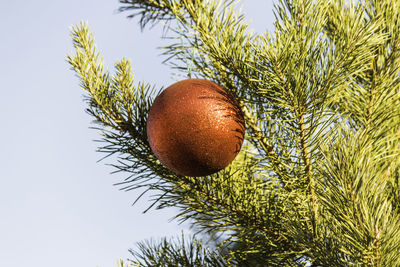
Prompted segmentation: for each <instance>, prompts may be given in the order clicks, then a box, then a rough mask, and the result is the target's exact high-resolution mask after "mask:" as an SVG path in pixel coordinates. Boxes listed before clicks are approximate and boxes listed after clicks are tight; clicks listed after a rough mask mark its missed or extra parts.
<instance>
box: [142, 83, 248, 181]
mask: <svg viewBox="0 0 400 267" xmlns="http://www.w3.org/2000/svg"><path fill="white" fill-rule="evenodd" d="M244 132H245V126H244V118H243V114H242V111H241V110H240V106H239V104H238V102H237V101H236V99H235V98H234V97H233V96H232V95H231V94H230V93H229V92H228V91H226V90H225V89H224V88H223V87H221V86H219V85H218V84H216V83H214V82H211V81H208V80H204V79H187V80H183V81H179V82H177V83H174V84H172V85H171V86H169V87H168V88H166V89H165V90H164V91H163V92H162V93H161V94H160V95H159V96H158V97H157V98H156V99H155V101H154V103H153V105H152V107H151V109H150V112H149V117H148V120H147V138H148V141H149V143H150V147H151V149H152V151H153V153H154V154H155V156H156V157H157V158H158V159H159V160H160V162H161V163H162V164H163V165H164V166H165V167H167V168H168V169H170V170H172V171H173V172H175V173H177V174H180V175H186V176H205V175H209V174H212V173H215V172H218V171H219V170H221V169H223V168H225V167H226V166H228V165H229V164H230V163H231V162H232V160H233V159H234V158H235V157H236V155H237V154H238V153H239V151H240V148H241V146H242V143H243V138H244Z"/></svg>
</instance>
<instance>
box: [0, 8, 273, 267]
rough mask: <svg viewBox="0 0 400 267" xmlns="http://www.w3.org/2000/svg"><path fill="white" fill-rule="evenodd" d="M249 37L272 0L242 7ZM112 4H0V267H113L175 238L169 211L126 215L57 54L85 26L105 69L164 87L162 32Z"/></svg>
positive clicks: (168, 78) (136, 209)
mask: <svg viewBox="0 0 400 267" xmlns="http://www.w3.org/2000/svg"><path fill="white" fill-rule="evenodd" d="M243 2H244V11H245V13H246V17H247V18H248V19H249V20H251V21H252V22H253V23H252V25H251V28H254V29H255V30H256V31H257V32H264V30H265V29H266V28H267V27H268V28H269V29H272V21H273V15H272V0H244V1H243ZM119 6H120V4H119V3H118V1H117V0H109V1H105V0H104V1H99V0H97V1H95V0H68V1H66V0H64V1H57V0H37V1H29V0H25V1H6V0H0V33H1V37H0V78H1V80H0V81H1V82H0V90H1V95H0V103H1V104H0V122H1V124H0V140H1V146H0V147H1V150H0V151H1V153H0V183H1V184H0V267H22V266H32V267H50V266H57V267H71V266H74V267H75V266H77V267H80V266H82V267H83V266H85V267H89V266H101V267H109V266H110V267H112V266H116V262H117V259H119V258H122V259H126V258H128V257H130V254H129V253H128V249H129V248H133V247H135V243H136V242H138V241H141V240H144V239H149V238H155V239H157V238H160V237H163V236H176V235H177V234H178V235H179V234H180V232H181V230H182V229H185V227H183V226H179V225H178V224H177V223H176V222H175V221H173V222H169V219H170V218H171V217H172V216H173V215H174V210H172V209H169V210H161V211H155V210H151V211H150V212H148V213H146V214H142V211H143V210H144V209H145V208H146V207H147V206H148V205H149V202H148V201H146V199H144V200H142V201H140V202H139V203H138V204H137V205H135V206H133V207H132V205H131V204H132V202H133V201H134V199H135V197H136V195H137V192H135V191H131V192H128V193H126V192H123V191H119V190H118V187H116V186H113V184H114V183H116V182H119V181H121V180H122V179H123V178H124V177H126V175H124V174H119V175H111V174H110V172H111V171H113V169H112V168H111V167H108V166H105V163H107V162H108V163H112V162H109V161H107V160H106V161H102V162H100V163H97V162H96V161H97V160H99V159H100V158H101V157H102V156H103V155H102V154H100V153H97V152H95V150H96V148H97V144H96V143H95V142H93V140H95V139H99V137H100V135H99V133H98V132H97V131H96V130H92V129H89V126H93V124H91V121H92V118H91V117H90V116H89V115H88V114H86V113H85V111H84V110H85V108H86V105H85V103H84V102H83V101H82V93H83V91H82V90H81V89H80V87H79V80H78V78H77V77H76V76H75V74H74V72H73V71H71V70H70V67H69V65H68V63H67V62H66V55H67V54H71V53H72V52H73V48H72V42H71V38H70V33H69V30H70V26H71V25H73V24H76V23H79V22H80V21H82V20H83V21H87V22H88V23H89V24H90V26H91V29H92V32H93V33H94V35H95V41H96V44H97V47H98V49H99V51H100V52H101V55H102V56H103V57H104V61H105V65H106V66H107V67H108V68H109V69H110V70H111V71H113V64H114V63H115V62H116V61H118V60H120V59H121V58H123V57H127V58H130V59H131V60H132V64H133V69H134V72H135V78H136V81H142V80H145V81H147V82H149V83H152V84H155V85H157V86H159V87H161V86H168V85H169V84H171V83H173V82H174V80H173V77H172V71H171V70H170V69H169V68H168V67H167V66H165V65H162V64H161V62H162V61H163V59H165V58H163V57H161V56H159V55H160V53H161V50H158V49H156V48H157V47H158V46H161V45H162V44H163V41H162V40H161V38H160V36H161V28H160V27H156V28H153V29H149V28H147V29H145V30H144V31H143V32H141V31H140V28H139V25H138V24H137V22H138V19H134V20H128V19H127V18H126V15H128V13H121V14H120V13H118V12H117V9H118V7H119Z"/></svg>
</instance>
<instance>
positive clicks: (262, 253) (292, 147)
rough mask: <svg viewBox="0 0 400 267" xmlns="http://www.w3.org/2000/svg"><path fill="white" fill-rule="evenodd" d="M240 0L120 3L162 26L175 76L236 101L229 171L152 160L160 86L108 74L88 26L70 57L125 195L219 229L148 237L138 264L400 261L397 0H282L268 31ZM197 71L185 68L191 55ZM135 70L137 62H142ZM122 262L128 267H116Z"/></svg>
mask: <svg viewBox="0 0 400 267" xmlns="http://www.w3.org/2000/svg"><path fill="white" fill-rule="evenodd" d="M236 2H237V1H233V0H229V1H228V0H227V1H222V0H208V1H207V0H120V3H121V5H122V6H121V8H120V10H121V11H124V12H130V13H129V16H130V17H135V16H139V17H140V26H141V27H142V29H143V28H145V27H146V26H147V25H151V24H155V23H159V22H162V23H165V27H166V28H168V31H167V32H168V35H169V37H171V38H172V40H175V42H173V43H172V44H167V45H166V46H165V47H163V48H162V49H163V53H164V55H165V56H167V57H168V61H167V62H169V63H170V65H171V67H173V68H174V69H175V70H176V71H179V72H182V73H186V74H188V75H191V76H193V77H200V78H204V79H208V80H212V81H215V82H216V83H218V84H220V85H222V86H223V87H225V88H226V89H227V90H229V91H230V92H232V94H234V95H235V96H236V97H237V99H238V101H239V102H240V105H241V107H242V110H243V113H244V115H245V121H246V136H245V143H244V146H243V147H242V150H241V152H240V154H239V155H238V157H237V158H236V159H235V160H234V161H233V162H232V164H231V165H229V166H228V167H227V168H226V169H224V170H222V171H220V172H218V173H216V174H213V175H210V176H206V177H184V176H179V175H176V174H174V173H172V172H171V171H169V170H168V169H166V168H165V167H164V166H163V165H162V164H161V163H160V162H159V161H158V160H157V158H155V156H154V155H153V154H152V152H151V149H150V147H149V144H148V141H147V137H146V118H147V114H148V112H149V109H150V107H151V104H152V102H153V101H154V97H155V96H156V93H157V92H160V91H161V90H162V88H157V87H156V86H154V85H151V84H150V83H140V82H139V83H136V82H135V81H134V78H133V74H132V67H131V64H130V61H129V60H126V59H123V60H121V61H120V62H118V63H117V64H116V65H115V68H116V71H115V73H114V74H112V75H111V74H109V73H108V72H106V71H105V70H104V68H103V62H102V59H101V57H100V55H99V52H98V51H97V50H96V48H95V45H94V39H93V35H92V34H91V33H90V31H89V27H88V25H87V24H84V23H82V24H80V25H78V26H76V27H73V29H72V39H73V45H74V47H75V49H76V52H75V54H73V55H71V56H69V57H68V61H69V63H70V64H71V66H72V68H73V69H74V70H75V72H76V73H77V74H78V77H79V78H80V81H81V86H82V88H83V89H84V90H85V91H86V92H87V94H86V96H87V98H86V100H87V103H88V112H89V114H90V115H92V116H93V117H94V118H95V120H96V122H97V123H98V125H99V127H98V129H99V130H100V132H101V134H102V137H103V141H104V145H103V146H101V147H100V148H99V151H101V152H104V153H106V154H107V155H113V154H116V155H118V157H119V159H118V162H117V163H116V164H115V165H114V166H115V168H116V170H117V171H121V172H126V173H128V174H129V177H128V178H127V179H126V180H124V181H123V182H121V184H120V185H122V186H123V188H124V189H126V190H132V189H135V190H137V192H138V193H140V192H143V193H144V192H151V194H152V197H153V202H152V205H151V207H153V206H155V207H156V208H157V209H161V208H167V207H176V208H178V209H179V211H180V213H179V214H177V215H176V218H177V219H178V220H182V221H186V220H187V221H189V222H190V223H192V224H193V225H194V226H195V227H196V229H198V230H199V232H200V233H203V234H210V235H216V236H218V238H216V239H215V240H216V243H217V244H216V246H215V247H212V248H208V247H207V246H206V244H204V243H202V241H201V238H199V237H198V236H196V237H189V238H186V237H182V238H180V239H179V240H178V241H173V240H172V241H171V240H167V239H165V240H163V241H161V242H160V243H141V244H139V246H138V249H137V250H135V251H132V255H133V256H132V257H133V258H132V261H133V262H138V263H140V266H400V257H399V255H398V254H399V252H400V182H399V176H400V168H399V167H400V157H399V137H400V132H399V128H400V127H399V126H400V123H399V122H400V118H399V112H400V91H399V87H400V80H399V67H400V1H399V0H364V1H363V0H359V1H352V0H350V1H345V0H329V1H312V0H279V1H276V3H275V5H274V14H275V19H276V22H275V24H274V26H275V30H274V32H273V33H269V32H268V31H267V32H265V33H262V34H258V33H254V32H252V31H250V30H249V26H248V24H247V23H246V22H245V21H244V18H243V14H242V13H241V10H240V8H238V5H237V3H236ZM187 51H193V53H192V55H191V56H190V59H189V61H190V64H191V66H192V67H191V69H190V70H189V73H188V54H187ZM135 68H140V66H135ZM121 265H122V263H121Z"/></svg>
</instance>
